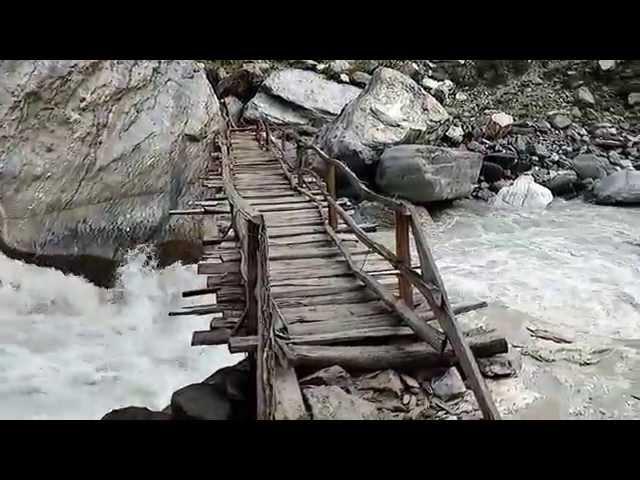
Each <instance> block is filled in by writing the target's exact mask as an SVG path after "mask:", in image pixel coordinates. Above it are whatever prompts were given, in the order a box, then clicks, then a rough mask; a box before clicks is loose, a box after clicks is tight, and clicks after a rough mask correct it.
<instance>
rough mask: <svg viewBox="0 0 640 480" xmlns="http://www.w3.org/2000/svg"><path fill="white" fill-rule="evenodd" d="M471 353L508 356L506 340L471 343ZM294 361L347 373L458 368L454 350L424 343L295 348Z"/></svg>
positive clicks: (498, 338) (292, 349) (298, 364)
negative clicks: (441, 351) (423, 368)
mask: <svg viewBox="0 0 640 480" xmlns="http://www.w3.org/2000/svg"><path fill="white" fill-rule="evenodd" d="M470 348H471V351H472V352H473V354H474V355H475V356H476V357H478V358H484V357H490V356H493V355H497V354H500V353H506V352H507V351H508V349H509V346H508V344H507V341H506V340H505V339H504V338H500V337H494V338H487V339H483V340H478V339H474V340H472V341H471V347H470ZM289 350H290V352H291V353H292V358H291V361H292V362H293V364H294V365H295V366H296V367H308V368H317V369H321V368H326V367H329V366H332V365H339V366H341V367H342V368H344V369H347V370H383V369H387V368H398V369H403V368H412V367H436V366H437V367H439V366H451V365H455V364H456V363H457V361H458V358H457V357H456V355H455V352H453V350H450V349H448V350H446V351H445V352H444V353H440V352H439V351H438V350H436V349H434V348H431V347H430V346H429V345H427V344H425V343H424V342H416V343H412V344H408V345H379V346H349V347H346V346H335V345H333V346H310V345H292V346H290V348H289Z"/></svg>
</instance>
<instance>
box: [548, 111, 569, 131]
mask: <svg viewBox="0 0 640 480" xmlns="http://www.w3.org/2000/svg"><path fill="white" fill-rule="evenodd" d="M550 121H551V125H553V126H554V127H555V128H557V129H558V130H564V129H565V128H567V127H568V126H569V125H571V119H570V118H569V117H568V116H567V115H564V114H562V113H556V114H554V115H552V116H551V119H550Z"/></svg>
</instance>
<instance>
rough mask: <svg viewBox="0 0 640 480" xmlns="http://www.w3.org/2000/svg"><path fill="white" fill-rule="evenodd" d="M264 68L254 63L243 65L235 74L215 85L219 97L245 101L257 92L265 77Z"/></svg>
mask: <svg viewBox="0 0 640 480" xmlns="http://www.w3.org/2000/svg"><path fill="white" fill-rule="evenodd" d="M266 70H267V68H266V66H265V65H261V64H256V63H245V64H244V65H242V67H241V68H239V69H238V70H236V71H235V72H233V73H231V74H229V75H227V76H226V77H225V78H223V79H222V80H220V82H219V83H218V84H217V85H216V93H217V94H218V96H219V97H221V98H224V97H231V96H233V97H236V98H239V99H240V100H242V101H245V102H246V101H247V100H249V99H250V98H251V97H253V96H254V95H255V94H256V92H257V91H258V87H259V86H260V84H261V83H262V82H263V81H264V79H265V76H266Z"/></svg>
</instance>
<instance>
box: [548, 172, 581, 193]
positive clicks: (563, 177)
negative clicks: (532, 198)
mask: <svg viewBox="0 0 640 480" xmlns="http://www.w3.org/2000/svg"><path fill="white" fill-rule="evenodd" d="M554 173H555V175H553V176H552V177H551V178H549V179H548V180H547V181H546V182H545V183H544V186H545V187H547V188H548V189H549V190H551V193H553V194H554V195H567V194H572V193H575V191H576V189H577V188H578V183H579V182H578V174H577V173H576V172H574V171H573V170H560V171H558V172H554Z"/></svg>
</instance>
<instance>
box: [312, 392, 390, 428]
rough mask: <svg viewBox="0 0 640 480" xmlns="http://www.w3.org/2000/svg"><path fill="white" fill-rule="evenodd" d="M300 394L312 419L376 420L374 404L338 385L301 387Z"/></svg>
mask: <svg viewBox="0 0 640 480" xmlns="http://www.w3.org/2000/svg"><path fill="white" fill-rule="evenodd" d="M302 394H303V395H304V398H305V400H306V402H307V404H308V405H309V408H310V409H311V416H312V418H313V419H314V420H377V419H378V418H379V414H378V409H377V408H376V406H375V405H374V404H373V403H371V402H368V401H366V400H363V399H361V398H359V397H356V396H355V395H351V394H348V393H347V392H345V391H344V390H343V389H341V388H340V387H336V386H320V387H307V388H303V390H302Z"/></svg>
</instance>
